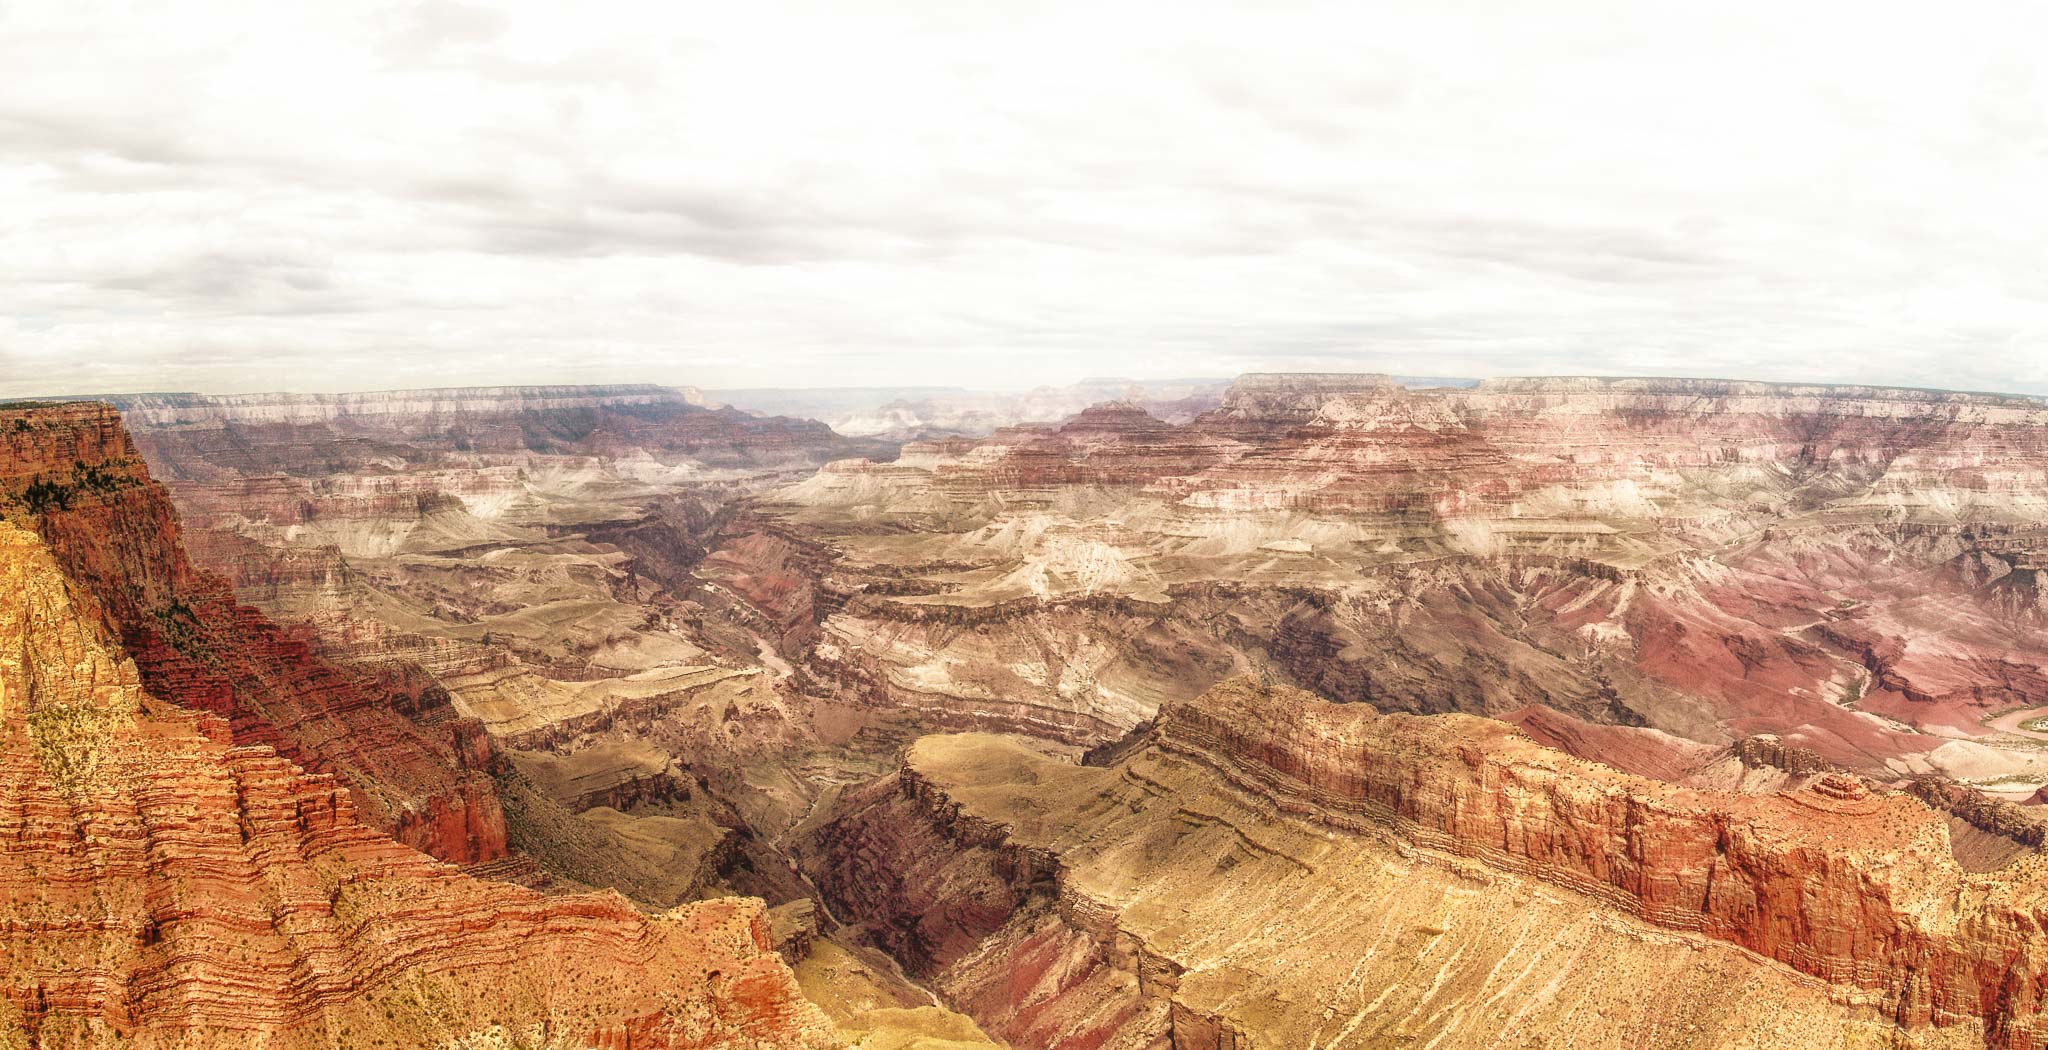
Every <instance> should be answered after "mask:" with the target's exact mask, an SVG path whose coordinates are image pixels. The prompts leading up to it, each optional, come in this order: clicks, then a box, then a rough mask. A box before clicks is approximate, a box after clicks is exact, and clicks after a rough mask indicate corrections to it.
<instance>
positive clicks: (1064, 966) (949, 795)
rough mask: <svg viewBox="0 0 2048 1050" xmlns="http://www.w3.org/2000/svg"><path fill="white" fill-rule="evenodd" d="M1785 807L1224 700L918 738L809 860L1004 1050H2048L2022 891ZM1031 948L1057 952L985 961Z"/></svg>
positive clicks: (1862, 805) (1870, 819) (1516, 742)
mask: <svg viewBox="0 0 2048 1050" xmlns="http://www.w3.org/2000/svg"><path fill="white" fill-rule="evenodd" d="M1795 785H1796V786H1795V787H1794V788H1793V789H1792V790H1789V791H1787V792H1786V793H1783V794H1778V795H1769V796H1750V795H1737V794H1723V793H1715V792H1705V791H1694V790H1688V789H1683V788H1678V787H1674V786H1671V785H1669V784H1666V783H1662V782H1659V781H1654V780H1648V779H1645V778H1640V777H1634V776H1630V775H1627V774H1622V773H1618V772H1616V771H1614V770H1612V769H1609V768H1606V767H1604V766H1599V765H1597V764H1594V763H1588V762H1584V761H1581V760H1578V759H1574V758H1572V757H1570V756H1568V755H1565V754H1563V753H1561V752H1557V751H1553V750H1550V749H1548V748H1544V747H1541V746H1539V745H1536V744H1534V743H1533V742H1531V741H1529V740H1528V739H1526V738H1525V737H1523V736H1521V735H1520V734H1519V733H1517V732H1516V731H1515V730H1513V729H1512V728H1510V727H1508V726H1506V725H1504V724H1501V723H1496V722H1491V721H1488V720H1483V719H1476V718H1471V717H1468V716H1461V715H1443V716H1429V717H1414V716H1408V715H1378V714H1375V713H1373V712H1372V711H1370V710H1369V709H1367V708H1364V707H1361V706H1357V705H1338V704H1332V703H1329V702H1327V701H1322V700H1319V699H1316V698H1314V697H1312V696H1309V695H1307V694H1303V693H1300V692H1299V691H1296V690H1292V689H1289V688H1286V687H1263V686H1260V685H1258V684H1255V683H1252V682H1249V681H1242V680H1241V681H1238V682H1234V683H1231V684H1228V685H1226V686H1224V687H1220V688H1218V689H1216V690H1213V691H1211V692H1210V693H1208V694H1206V695H1204V696H1203V697H1201V698H1199V699H1197V700H1195V701H1193V702H1190V703H1186V704H1182V705H1176V706H1172V707H1170V708H1168V709H1167V710H1166V711H1164V712H1162V714H1161V717H1160V719H1159V721H1158V723H1157V725H1156V726H1154V727H1153V728H1151V729H1150V730H1149V731H1148V732H1147V733H1146V735H1145V736H1144V738H1143V740H1142V742H1140V743H1139V744H1138V745H1137V746H1135V747H1132V748H1130V749H1129V750H1128V751H1127V752H1126V753H1125V754H1123V755H1122V756H1121V757H1119V758H1117V759H1116V762H1115V765H1114V766H1112V767H1110V768H1107V769H1088V768H1077V767H1074V766H1071V765H1068V764H1066V763H1063V762H1060V761H1058V760H1055V759H1052V758H1048V757H1045V756H1043V755H1036V754H1034V753H1032V752H1031V751H1029V750H1026V749H1024V748H1022V747H1020V746H1019V745H1018V744H1016V743H1013V742H1007V741H1006V740H1005V739H1004V738H996V737H978V736H968V737H933V738H927V739H926V740H924V741H921V742H919V744H918V745H917V746H916V748H914V749H913V751H912V753H911V757H910V759H909V761H908V763H907V764H906V766H905V768H904V769H903V771H902V772H900V773H898V774H896V775H895V776H894V777H891V778H888V779H886V780H884V781H881V782H878V783H877V784H876V785H874V786H872V787H870V788H867V789H864V790H863V791H861V792H857V793H851V794H849V795H848V797H847V798H846V799H845V800H844V801H843V802H842V806H841V809H840V810H839V811H838V815H837V818H836V819H835V820H834V821H832V822H829V823H827V824H826V825H825V826H824V827H823V828H822V829H821V830H820V831H819V833H818V835H817V841H816V846H815V848H816V850H817V852H816V854H815V856H814V859H813V862H812V871H813V874H814V877H817V878H819V879H820V880H821V884H822V885H824V886H825V887H826V889H827V891H828V894H830V895H831V897H832V899H833V903H834V906H835V908H837V909H838V910H840V911H841V912H842V913H843V914H849V915H854V916H858V917H860V918H863V919H866V920H868V921H869V922H870V923H871V924H872V926H871V929H872V931H873V932H872V936H874V937H875V938H876V939H877V940H878V941H879V942H881V943H884V944H887V945H890V946H891V947H892V948H894V949H895V950H896V951H897V952H898V953H899V955H900V956H901V957H903V958H905V959H906V960H907V962H908V963H909V964H911V965H912V966H913V967H915V968H917V969H919V970H920V971H921V972H925V973H927V974H929V975H931V976H932V977H933V979H934V980H935V982H937V983H938V984H939V986H940V987H942V988H945V989H946V990H947V991H948V992H949V993H950V994H952V995H953V996H954V998H955V1001H956V1002H957V1003H959V1004H961V1005H963V1006H964V1007H967V1008H969V1009H970V1012H973V1013H975V1015H976V1016H977V1018H978V1019H980V1020H981V1021H982V1022H983V1023H984V1025H985V1026H987V1027H990V1028H991V1029H992V1030H995V1031H999V1032H1002V1033H1003V1034H1005V1035H1006V1036H1007V1037H1009V1038H1012V1039H1013V1040H1016V1041H1017V1042H1019V1043H1020V1044H1021V1045H1029V1046H1063V1045H1070V1043H1069V1040H1071V1039H1074V1038H1076V1033H1077V1032H1078V1031H1080V1030H1082V1029H1087V1030H1090V1031H1093V1032H1095V1035H1094V1036H1092V1037H1091V1038H1092V1039H1093V1042H1091V1043H1090V1044H1089V1045H1116V1046H1173V1047H1179V1048H1186V1047H1203V1048H1209V1047H1234V1048H1242V1047H1246V1046H1260V1047H1272V1046H1301V1045H1311V1043H1313V1044H1314V1045H1319V1046H1372V1045H1385V1044H1386V1042H1387V1041H1388V1040H1398V1039H1400V1038H1404V1037H1409V1036H1413V1037H1416V1038H1422V1039H1424V1040H1425V1041H1426V1039H1427V1038H1429V1037H1434V1038H1436V1039H1438V1040H1439V1042H1438V1044H1437V1045H1471V1046H1490V1045H1500V1043H1501V1040H1502V1039H1503V1038H1507V1039H1509V1040H1510V1041H1511V1042H1512V1041H1513V1039H1515V1038H1521V1039H1524V1040H1531V1039H1538V1038H1542V1039H1550V1038H1567V1039H1570V1040H1572V1041H1574V1045H1601V1046H1623V1045H1660V1046H1734V1045H1752V1044H1751V1041H1753V1040H1754V1041H1760V1042H1761V1043H1762V1044H1763V1045H1774V1046H1782V1045H1798V1044H1800V1043H1802V1042H1804V1041H1806V1040H1809V1039H1820V1040H1821V1041H1823V1042H1828V1043H1835V1042H1840V1041H1841V1040H1843V1039H1845V1038H1846V1039H1850V1040H1851V1041H1852V1042H1853V1041H1854V1040H1856V1039H1858V1038H1861V1039H1866V1040H1870V1041H1871V1042H1873V1043H1876V1044H1886V1043H1890V1042H1893V1041H1903V1040H1905V1039H1908V1038H1911V1039H1919V1040H1923V1041H1925V1042H1926V1043H1928V1044H1930V1045H1957V1046H1964V1045H1979V1044H1982V1045H1991V1046H1996V1047H2039V1046H2041V1045H2042V1044H2043V1042H2044V1039H2048V1032H2044V1031H2042V1030H2040V1028H2039V1022H2038V1017H2037V1015H2038V1013H2039V1011H2040V1006H2041V999H2042V995H2043V990H2044V988H2048V980H2044V974H2048V969H2044V963H2048V931H2044V928H2043V925H2042V924H2043V920H2044V918H2048V893H2044V892H2043V890H2044V888H2048V868H2044V867H2043V866H2042V862H2041V861H2040V860H2039V859H2038V858H2030V859H2027V860H2024V861H2021V862H2018V863H2016V864H2014V865H2012V866H2010V867H2008V868H2006V869H2004V870H2002V871H2000V872H1999V873H1997V874H1995V875H1975V874H1970V873H1966V872H1964V871H1962V870H1961V869H1960V868H1959V867H1957V865H1956V864H1955V862H1954V861H1953V859H1952V858H1951V856H1950V852H1949V847H1948V842H1947V825H1946V824H1945V822H1944V821H1943V820H1942V818H1941V817H1940V816H1939V815H1937V814H1935V813H1933V812H1932V811H1930V810H1928V809H1927V808H1926V807H1925V806H1923V805H1922V804H1921V803H1920V802H1919V801H1917V800H1916V799H1914V798H1911V797H1909V796H1904V795H1891V794H1880V793H1873V792H1872V791H1871V790H1870V789H1869V788H1868V787H1867V786H1865V785H1864V784H1863V783H1862V782H1861V781H1859V780H1858V779H1856V778H1855V777H1853V776H1848V775H1844V774H1835V773H1818V774H1812V775H1808V776H1804V777H1800V778H1798V779H1797V780H1796V781H1795ZM1603 916H1604V918H1602V917H1603ZM1037 951H1042V952H1046V953H1049V954H1047V955H1046V958H1047V959H1048V960H1051V959H1058V960H1060V962H1059V963H1058V964H1057V965H1056V966H1054V967H1053V969H1052V970H1047V971H1041V970H1038V969H1035V968H1034V969H1031V970H1029V971H1028V972H1026V973H1025V974H1023V975H1022V976H1021V977H1018V976H1015V975H1012V976H1009V977H1006V976H1004V975H1003V973H1002V971H1001V970H1000V968H999V966H998V964H997V963H996V961H995V960H996V959H997V958H1000V957H1005V956H1007V957H1008V958H1012V959H1015V958H1017V957H1018V953H1026V955H1025V957H1031V956H1030V954H1029V953H1032V952H1037ZM1053 973H1057V974H1059V975H1060V976H1059V977H1058V978H1055V977H1053V976H1052V974H1053ZM1041 975H1043V976H1041ZM1111 1004H1115V1005H1114V1007H1112V1006H1111ZM1390 1004H1391V1005H1390ZM1531 1045H1534V1044H1533V1043H1531ZM1916 1045H1918V1044H1916Z"/></svg>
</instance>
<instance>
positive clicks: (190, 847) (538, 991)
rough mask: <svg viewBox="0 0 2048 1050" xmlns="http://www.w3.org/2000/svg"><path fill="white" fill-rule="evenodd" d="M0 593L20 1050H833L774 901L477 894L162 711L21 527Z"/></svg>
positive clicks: (326, 780)
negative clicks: (799, 1049)
mask: <svg viewBox="0 0 2048 1050" xmlns="http://www.w3.org/2000/svg"><path fill="white" fill-rule="evenodd" d="M0 590H4V591H5V593H7V594H8V595H9V596H10V600H9V601H8V602H7V603H5V604H4V605H0V826H4V827H5V828H6V829H7V830H6V833H5V834H4V836H0V838H4V840H5V844H4V846H0V887H4V889H0V908H4V910H5V912H6V914H5V921H4V922H0V928H4V934H0V941H4V945H0V1040H5V1041H6V1042H7V1043H8V1044H9V1045H21V1046H37V1047H47V1048H53V1050H55V1048H70V1047H76V1048H81V1050H82V1048H85V1047H100V1046H111V1045H137V1046H181V1047H231V1046H232V1047H241V1046H249V1045H259V1044H260V1045H266V1046H275V1047H315V1046H319V1047H326V1046H336V1045H345V1046H352V1047H370V1046H393V1047H422V1046H435V1045H440V1044H443V1043H445V1042H448V1041H450V1040H455V1039H460V1038H463V1037H466V1036H470V1035H473V1034H479V1033H488V1032H492V1031H498V1032H510V1033H515V1034H531V1033H541V1034H542V1035H543V1036H545V1035H546V1034H547V1033H555V1034H557V1035H559V1036H561V1037H563V1038H573V1039H575V1040H577V1041H578V1045H591V1046H611V1047H627V1046H632V1047H640V1046H646V1047H677V1048H681V1047H735V1048H737V1047H768V1046H776V1047H782V1046H825V1045H830V1038H829V1026H828V1024H827V1022H826V1021H825V1019H824V1017H823V1016H822V1015H821V1014H819V1013H818V1012H817V1010H816V1008H815V1007H813V1006H811V1005H810V1004H809V1003H808V1002H806V1001H805V1000H803V998H802V997H801V996H800V995H799V994H798V993H797V991H796V987H795V983H794V980H793V978H792V975H791V974H790V971H789V969H788V968H787V966H786V965H785V964H784V963H783V962H782V960H781V959H780V958H779V957H778V956H776V955H775V953H774V952H773V951H772V950H771V947H770V941H769V933H768V925H767V921H766V917H765V913H764V911H763V908H762V906H761V904H760V902H758V901H746V900H725V901H719V902H711V903H704V904H698V905H692V906H689V907H687V908H682V909H677V910H675V911H673V912H670V913H668V914H666V915H663V916H660V917H657V918H648V917H645V916H643V915H641V914H640V913H639V912H637V911H636V910H635V909H633V908H632V907H631V906H630V905H628V904H627V903H626V902H625V901H624V900H623V899H621V898H619V897H617V896H615V895H593V896H582V897H552V898H549V897H542V896H541V895H539V894H537V893H534V892H532V891H529V890H523V889H519V888H517V887H512V886H506V885H503V884H497V883H487V882H481V881H478V880H474V879H471V878H468V877H466V876H464V875H461V874H459V873H458V872H457V871H456V869H455V868H453V867H452V866H450V865H447V864H444V863H441V862H438V861H436V860H434V859H432V858H430V857H427V856H426V855H424V854H421V853H419V852H417V851H415V850H413V849H411V848H409V847H407V846H405V845H402V844H400V843H398V842H395V841H393V840H392V839H390V838H389V837H387V836H386V835H385V834H384V833H382V832H380V831H378V830H377V829H375V828H372V827H369V826H366V825H364V824H362V823H359V822H358V821H357V819H356V803H355V793H354V792H352V791H351V790H349V789H348V788H347V787H346V786H344V785H343V784H342V783H341V782H340V781H338V780H337V779H336V778H335V777H332V776H327V775H320V774H311V773H306V772H304V771H302V770H301V769H300V768H299V767H298V766H296V765H295V764H293V763H292V762H290V761H288V760H286V759H285V758H283V757H282V756H280V755H279V754H278V753H277V752H275V751H274V750H272V749H271V748H269V747H267V746H263V745H254V744H247V743H242V742H240V741H239V740H238V738H237V735H236V733H235V732H234V730H233V729H232V728H231V726H230V725H229V724H228V722H227V721H226V720H225V719H223V718H221V717H219V716H217V715H214V714H210V713H208V712H205V711H202V710H191V709H187V708H184V707H181V706H178V705H176V704H174V703H171V702H169V701H167V700H166V699H164V697H163V695H160V694H158V693H157V692H156V690H157V689H158V688H161V687H162V683H158V682H152V681H151V680H150V678H149V677H148V676H147V675H146V674H144V673H143V672H141V671H140V670H138V668H137V667H136V665H135V664H134V663H133V662H132V661H130V660H128V659H126V658H125V657H124V656H123V655H122V653H121V650H120V649H119V647H118V643H117V642H116V641H115V640H114V638H113V637H112V636H111V635H109V634H108V633H107V632H106V631H105V629H104V627H103V623H104V621H105V618H106V614H105V611H104V610H103V608H102V607H101V605H100V601H99V599H98V597H97V595H96V593H95V591H94V590H93V589H92V588H90V587H84V586H79V585H76V584H74V583H73V582H72V581H71V580H69V579H68V578H67V577H66V575H65V573H64V564H63V562H62V561H60V560H59V558H58V557H57V556H56V552H54V551H53V550H52V549H51V547H50V546H49V545H48V544H47V543H46V542H45V541H43V540H42V539H41V538H40V537H38V536H37V535H36V534H35V533H33V532H30V531H28V530H27V529H25V528H23V527H22V526H21V525H18V524H15V523H14V522H12V521H0ZM173 695H174V694H173ZM629 975H630V976H629Z"/></svg>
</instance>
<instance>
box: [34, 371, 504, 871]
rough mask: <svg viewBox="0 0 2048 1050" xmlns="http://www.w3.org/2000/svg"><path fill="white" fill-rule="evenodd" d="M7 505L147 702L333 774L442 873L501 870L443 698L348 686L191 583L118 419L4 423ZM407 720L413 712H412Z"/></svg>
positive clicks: (172, 528)
mask: <svg viewBox="0 0 2048 1050" xmlns="http://www.w3.org/2000/svg"><path fill="white" fill-rule="evenodd" d="M0 432H4V433H6V434H7V435H8V441H7V443H6V444H5V445H4V446H0V450H4V456H0V505H4V506H5V508H6V509H7V510H8V511H10V512H11V513H14V514H19V515H23V518H22V520H23V522H24V523H25V524H26V525H27V526H28V527H30V528H33V529H34V530H35V531H36V532H38V533H39V534H40V535H41V536H42V537H43V539H44V541H45V542H46V543H48V545H49V547H50V549H51V551H52V552H53V554H54V555H55V556H56V558H57V559H58V561H59V563H60V564H61V565H62V566H63V568H64V571H65V574H66V576H67V577H68V578H69V579H71V580H72V581H74V582H75V583H76V584H77V585H79V586H81V587H83V588H84V589H85V590H86V591H87V592H88V593H89V594H91V595H92V597H93V599H94V602H95V608H96V609H97V610H98V612H99V615H101V616H103V617H104V618H105V624H106V626H107V627H108V628H109V630H110V632H111V633H112V634H114V635H115V636H116V637H118V638H119V639H120V642H121V644H122V646H123V648H124V649H125V650H126V651H127V652H128V653H129V654H130V655H131V656H132V657H133V659H134V660H135V662H136V664H137V666H138V667H139V668H140V670H141V673H142V678H143V683H144V685H145V687H146V688H148V689H149V690H150V691H151V692H152V693H154V694H156V695H159V696H166V697H175V698H176V699H177V702H178V703H180V704H181V705H183V706H186V707H189V708H193V709H197V710H203V711H209V712H213V713H215V714H219V715H221V716H223V717H225V718H226V719H227V720H228V724H229V725H230V726H231V728H232V730H233V732H234V733H235V737H236V740H237V742H240V743H245V744H260V745H263V746H267V747H270V748H273V749H275V750H276V751H278V752H279V753H280V754H282V755H284V756H285V757H287V758H289V759H290V760H292V761H294V762H297V763H299V764H300V765H303V766H305V767H306V768H308V769H311V770H314V771H316V772H322V773H331V774H333V775H334V776H335V777H336V778H337V779H338V780H339V781H340V782H341V783H342V784H343V785H345V786H346V787H347V788H348V789H349V790H350V791H351V792H352V794H353V795H354V797H355V801H356V804H357V805H358V806H359V807H360V809H361V811H362V813H363V816H364V819H365V820H366V821H368V822H369V823H371V824H373V825H375V826H377V827H381V828H385V829H387V830H389V831H390V832H392V833H393V834H395V835H397V836H398V837H399V839H400V840H401V841H404V842H406V843H408V844H409V845H413V846H416V847H418V848H421V849H424V850H427V851H428V852H430V853H433V854H434V855H436V856H439V857H441V858H443V859H445V860H450V861H454V862H457V863H477V862H483V861H490V860H495V859H498V858H501V857H503V856H504V855H505V828H504V818H503V815H502V813H501V812H500V807H499V803H498V799H497V796H496V793H495V791H494V790H493V788H492V786H491V780H490V777H489V775H488V765H489V748H488V747H487V746H486V747H483V748H481V749H479V748H478V747H476V746H475V745H474V743H473V741H474V740H475V739H476V737H475V733H474V730H475V726H474V724H473V723H468V722H465V721H464V720H462V719H459V718H457V717H455V715H454V712H453V711H452V710H450V709H449V708H448V706H447V703H446V696H445V694H429V695H428V696H427V697H426V698H425V699H426V700H427V701H428V703H427V704H425V705H424V706H422V705H421V704H420V703H419V701H420V700H421V699H422V698H421V697H418V696H413V697H404V698H401V697H396V696H393V695H392V694H391V693H390V692H388V691H386V690H384V689H382V688H380V687H379V686H378V684H377V683H375V682H373V681H371V680H369V679H367V678H365V677H363V676H361V675H358V674H353V673H350V672H346V671H343V670H342V669H340V668H337V667H335V666H333V665H332V664H330V663H329V662H328V661H326V660H325V659H323V658H321V657H320V656H319V655H318V654H316V653H314V652H313V651H312V650H311V649H310V648H309V647H308V645H307V644H306V642H305V641H303V640H301V639H299V638H296V637H293V636H292V635H291V634H289V633H288V632H287V631H285V630H284V629H282V628H280V627H279V626H277V625H276V624H274V623H272V622H271V621H270V620H269V619H267V618H266V617H264V616H263V615H262V614H260V613H258V612H257V611H256V610H255V609H253V608H250V607H248V606H245V605H242V604H240V603H238V602H237V601H236V600H235V596H234V594H233V592H232V591H231V590H230V589H229V587H228V586H227V584H226V582H225V581H224V580H222V579H221V578H219V577H217V576H215V575H213V574H210V573H207V572H203V571H200V570H198V569H196V568H195V567H194V566H193V565H192V564H191V563H190V562H189V561H188V560H187V558H186V556H185V552H184V550H183V547H182V545H181V542H180V529H179V525H178V520H177V516H176V514H175V512H174V511H173V510H172V507H171V503H170V500H169V498H168V497H167V495H166V493H165V491H164V490H163V488H162V487H161V486H159V485H157V484H156V483H155V482H154V480H153V479H152V478H151V477H150V475H149V472H148V470H147V469H146V468H145V467H144V465H143V462H142V459H141V457H140V456H139V455H138V454H137V453H136V450H135V448H134V446H133V445H132V444H131V442H130V441H129V440H128V438H127V436H126V434H125V432H124V431H123V429H122V427H121V423H120V417H119V416H118V415H117V414H116V413H115V412H114V411H113V410H112V409H110V408H108V407H106V406H104V405H100V404H96V403H81V404H69V405H62V406H50V407H42V408H28V409H9V410H0ZM406 706H413V707H415V708H416V709H415V710H412V711H410V712H407V711H405V710H403V708H404V707H406Z"/></svg>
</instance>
